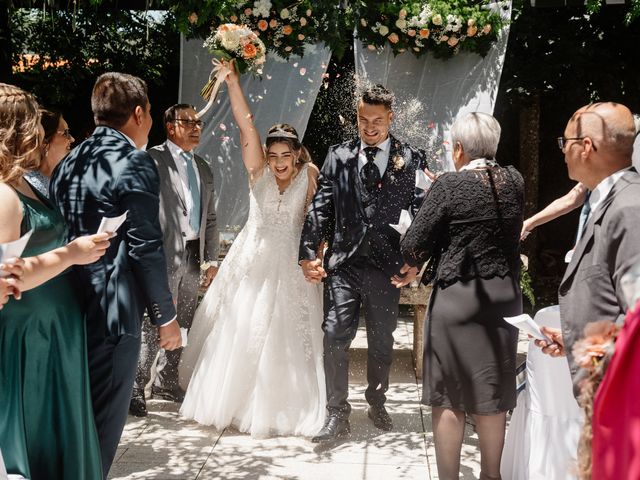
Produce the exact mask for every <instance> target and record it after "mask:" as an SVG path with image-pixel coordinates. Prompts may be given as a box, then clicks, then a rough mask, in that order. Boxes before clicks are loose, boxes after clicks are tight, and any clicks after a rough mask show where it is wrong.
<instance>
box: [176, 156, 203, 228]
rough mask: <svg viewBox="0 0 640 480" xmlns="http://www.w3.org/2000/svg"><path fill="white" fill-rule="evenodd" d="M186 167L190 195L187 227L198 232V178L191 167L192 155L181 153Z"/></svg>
mask: <svg viewBox="0 0 640 480" xmlns="http://www.w3.org/2000/svg"><path fill="white" fill-rule="evenodd" d="M180 155H181V156H182V158H183V159H184V161H185V163H186V165H187V177H188V178H189V194H190V195H191V201H192V207H191V212H189V225H190V226H191V228H192V229H193V231H194V232H199V231H200V188H199V187H198V177H197V176H196V169H195V167H194V166H193V153H191V152H182V153H181V154H180Z"/></svg>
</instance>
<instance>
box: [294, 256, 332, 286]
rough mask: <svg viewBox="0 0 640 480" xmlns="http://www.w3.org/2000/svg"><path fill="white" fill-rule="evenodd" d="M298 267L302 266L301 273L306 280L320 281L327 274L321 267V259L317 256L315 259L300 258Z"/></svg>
mask: <svg viewBox="0 0 640 480" xmlns="http://www.w3.org/2000/svg"><path fill="white" fill-rule="evenodd" d="M300 267H302V273H303V274H304V278H305V280H306V281H307V282H311V283H320V282H321V281H322V279H323V278H324V277H326V276H327V272H325V270H324V268H322V260H321V259H319V258H316V259H315V260H302V261H301V262H300Z"/></svg>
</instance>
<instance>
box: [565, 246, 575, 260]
mask: <svg viewBox="0 0 640 480" xmlns="http://www.w3.org/2000/svg"><path fill="white" fill-rule="evenodd" d="M575 251H576V249H575V248H572V249H571V250H569V251H568V252H567V253H566V254H565V256H564V263H571V259H572V258H573V252H575Z"/></svg>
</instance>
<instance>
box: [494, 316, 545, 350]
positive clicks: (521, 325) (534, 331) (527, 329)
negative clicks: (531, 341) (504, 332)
mask: <svg viewBox="0 0 640 480" xmlns="http://www.w3.org/2000/svg"><path fill="white" fill-rule="evenodd" d="M504 319H505V321H506V322H507V323H509V324H511V325H513V326H514V327H516V328H518V329H519V330H522V331H523V332H524V333H526V334H528V335H531V336H532V337H533V338H535V339H536V340H542V341H545V342H549V343H553V342H552V341H551V339H550V338H549V337H547V336H546V335H544V334H543V333H542V332H541V331H540V327H539V326H538V324H537V323H536V322H534V321H533V318H531V317H530V316H529V315H527V314H526V313H523V314H522V315H518V316H516V317H504Z"/></svg>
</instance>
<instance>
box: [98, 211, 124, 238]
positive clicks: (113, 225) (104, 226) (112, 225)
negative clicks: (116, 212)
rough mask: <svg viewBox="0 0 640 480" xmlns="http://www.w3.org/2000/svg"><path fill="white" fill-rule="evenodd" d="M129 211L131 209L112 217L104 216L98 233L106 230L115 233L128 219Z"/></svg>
mask: <svg viewBox="0 0 640 480" xmlns="http://www.w3.org/2000/svg"><path fill="white" fill-rule="evenodd" d="M127 213H129V210H127V211H126V212H124V213H123V214H122V215H120V216H119V217H111V218H108V217H102V220H101V221H100V226H99V227H98V231H97V232H96V233H104V232H112V233H115V232H116V231H117V230H118V229H119V228H120V226H121V225H122V224H123V223H124V221H125V220H126V219H127Z"/></svg>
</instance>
